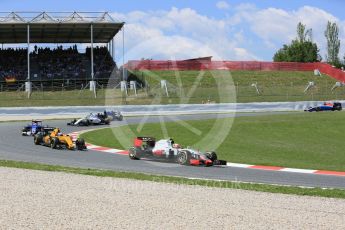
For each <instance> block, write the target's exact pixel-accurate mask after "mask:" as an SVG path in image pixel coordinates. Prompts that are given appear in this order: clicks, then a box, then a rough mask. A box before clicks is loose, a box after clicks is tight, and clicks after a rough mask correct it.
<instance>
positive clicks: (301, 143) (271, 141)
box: [82, 112, 345, 171]
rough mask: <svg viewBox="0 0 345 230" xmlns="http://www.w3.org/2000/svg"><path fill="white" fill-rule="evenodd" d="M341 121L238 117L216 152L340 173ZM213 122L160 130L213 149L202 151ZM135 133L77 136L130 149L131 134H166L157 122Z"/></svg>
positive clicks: (343, 160) (327, 115) (331, 117)
mask: <svg viewBox="0 0 345 230" xmlns="http://www.w3.org/2000/svg"><path fill="white" fill-rule="evenodd" d="M344 120H345V113H343V112H321V113H293V114H286V115H269V116H267V115H265V116H256V117H238V118H236V119H235V120H234V123H233V126H232V128H231V131H230V132H229V133H228V134H227V135H226V137H225V140H224V142H223V143H222V144H221V145H220V146H219V147H218V148H217V149H216V151H217V153H218V155H219V158H222V159H224V160H227V161H229V162H236V163H247V164H259V165H272V166H283V167H291V168H306V169H323V170H337V171H345V153H344V149H345V142H344V130H345V122H344ZM220 121H221V124H227V122H228V123H229V124H230V123H231V119H228V118H226V119H223V120H220ZM215 122H216V121H215V120H201V121H188V122H187V123H188V125H189V126H186V125H185V126H181V125H180V124H179V123H176V122H167V123H165V129H166V131H167V133H168V135H169V137H172V138H174V139H175V141H176V142H177V143H180V144H182V145H183V146H193V147H195V148H200V149H201V150H212V149H206V148H207V144H208V143H212V142H214V141H216V140H217V139H218V138H219V137H218V136H217V134H216V135H214V136H213V139H212V138H211V139H208V141H206V142H207V143H201V144H200V143H199V144H198V141H199V140H200V139H202V138H204V137H205V136H206V135H207V133H208V132H209V130H211V129H212V127H213V126H214V124H216V123H215ZM218 122H219V121H218ZM218 125H219V124H218ZM185 127H187V128H185ZM191 127H192V128H191ZM193 128H196V129H198V130H199V131H200V132H201V135H196V134H195V130H194V131H193ZM137 129H138V126H137V125H129V126H123V127H118V128H113V129H110V128H107V129H102V130H97V131H92V132H88V133H85V134H83V135H82V136H83V137H84V138H85V139H86V140H87V141H88V142H91V143H93V144H96V145H101V146H108V147H113V148H120V149H121V148H122V149H127V148H128V147H130V145H131V142H130V140H132V139H133V138H134V136H135V135H141V136H144V135H148V136H155V137H156V138H158V139H159V138H164V135H163V133H164V132H165V131H164V128H163V129H162V127H161V124H159V123H153V124H144V126H143V127H142V130H141V131H140V132H138V131H137ZM162 130H163V131H164V132H163V131H162ZM114 133H116V134H117V135H118V134H119V133H123V134H124V136H126V137H127V139H128V141H127V142H126V141H124V142H122V143H120V141H119V140H118V139H117V137H115V136H114ZM123 143H125V144H123ZM196 143H197V144H196ZM205 144H206V147H205ZM123 145H125V146H123ZM202 145H204V146H202Z"/></svg>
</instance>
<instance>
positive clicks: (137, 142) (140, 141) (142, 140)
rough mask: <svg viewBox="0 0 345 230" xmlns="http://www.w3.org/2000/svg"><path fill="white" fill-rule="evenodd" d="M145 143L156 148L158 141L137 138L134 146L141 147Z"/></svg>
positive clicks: (151, 138) (148, 138)
mask: <svg viewBox="0 0 345 230" xmlns="http://www.w3.org/2000/svg"><path fill="white" fill-rule="evenodd" d="M143 142H146V143H150V145H153V146H154V144H155V143H156V139H155V138H154V137H136V138H135V139H134V146H135V147H141V146H142V144H143Z"/></svg>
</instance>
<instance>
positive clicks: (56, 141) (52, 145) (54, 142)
mask: <svg viewBox="0 0 345 230" xmlns="http://www.w3.org/2000/svg"><path fill="white" fill-rule="evenodd" d="M58 144H59V139H58V138H57V137H53V139H51V140H50V148H52V149H56V147H57V146H58Z"/></svg>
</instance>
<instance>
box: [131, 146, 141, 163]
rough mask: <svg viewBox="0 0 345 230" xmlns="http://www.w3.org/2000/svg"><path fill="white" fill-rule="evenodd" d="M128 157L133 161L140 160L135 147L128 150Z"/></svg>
mask: <svg viewBox="0 0 345 230" xmlns="http://www.w3.org/2000/svg"><path fill="white" fill-rule="evenodd" d="M128 156H129V158H130V159H132V160H140V155H139V152H138V150H137V148H135V147H132V148H130V149H129V150H128Z"/></svg>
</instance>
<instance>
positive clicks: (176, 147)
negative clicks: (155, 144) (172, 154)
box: [172, 144, 181, 149]
mask: <svg viewBox="0 0 345 230" xmlns="http://www.w3.org/2000/svg"><path fill="white" fill-rule="evenodd" d="M172 147H173V148H175V149H180V148H181V145H180V144H173V145H172Z"/></svg>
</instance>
